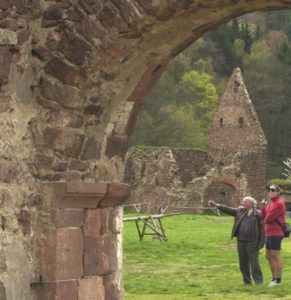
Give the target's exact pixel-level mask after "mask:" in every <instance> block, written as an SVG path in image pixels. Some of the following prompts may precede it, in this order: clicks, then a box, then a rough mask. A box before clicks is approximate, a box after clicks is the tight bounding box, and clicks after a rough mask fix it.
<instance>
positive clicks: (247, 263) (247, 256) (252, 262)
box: [237, 240, 263, 284]
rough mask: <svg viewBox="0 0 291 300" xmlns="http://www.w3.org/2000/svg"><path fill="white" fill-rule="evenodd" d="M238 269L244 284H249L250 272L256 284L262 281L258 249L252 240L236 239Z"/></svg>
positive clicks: (250, 281)
mask: <svg viewBox="0 0 291 300" xmlns="http://www.w3.org/2000/svg"><path fill="white" fill-rule="evenodd" d="M237 252H238V257H239V266H240V271H241V273H242V275H243V281H244V283H245V284H251V283H252V279H251V274H252V278H253V280H254V282H255V283H256V284H262V283H263V273H262V270H261V267H260V263H259V251H258V250H257V249H255V247H254V246H253V243H252V242H247V241H239V240H238V241H237Z"/></svg>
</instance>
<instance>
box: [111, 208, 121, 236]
mask: <svg viewBox="0 0 291 300" xmlns="http://www.w3.org/2000/svg"><path fill="white" fill-rule="evenodd" d="M108 224H109V226H110V231H111V232H112V233H121V230H122V208H121V207H116V208H111V209H109V220H108Z"/></svg>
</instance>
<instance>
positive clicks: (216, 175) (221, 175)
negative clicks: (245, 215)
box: [125, 147, 253, 214]
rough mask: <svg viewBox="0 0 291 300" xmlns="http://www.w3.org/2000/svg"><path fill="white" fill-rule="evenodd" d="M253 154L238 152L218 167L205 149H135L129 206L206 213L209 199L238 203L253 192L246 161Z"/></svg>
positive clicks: (129, 169) (128, 175) (129, 165)
mask: <svg viewBox="0 0 291 300" xmlns="http://www.w3.org/2000/svg"><path fill="white" fill-rule="evenodd" d="M250 156H251V154H247V153H238V154H237V155H236V156H233V157H232V159H231V160H230V162H229V164H228V165H224V166H221V168H219V169H218V168H217V166H215V164H214V161H213V158H212V157H211V156H210V155H209V154H208V153H207V152H205V151H201V150H194V149H172V148H164V147H162V148H151V147H149V148H147V147H145V148H143V149H142V150H141V149H140V148H131V149H130V150H129V151H128V154H127V158H126V167H125V181H126V182H127V183H129V184H130V185H131V187H132V192H131V196H130V198H129V199H128V200H127V201H126V205H129V206H131V205H132V204H138V203H141V204H142V205H141V207H140V208H141V211H142V212H145V213H154V214H156V213H159V212H160V211H161V210H164V209H166V212H167V213H168V212H181V211H188V212H204V209H205V208H206V207H207V201H208V200H209V199H213V200H216V201H218V202H220V203H225V204H227V205H232V206H237V205H239V203H240V200H241V198H242V197H244V196H246V195H250V194H252V188H253V185H252V183H251V182H249V180H252V179H253V178H250V177H249V175H248V174H246V173H245V172H248V171H249V170H248V169H247V167H246V165H247V164H246V161H248V160H249V158H250Z"/></svg>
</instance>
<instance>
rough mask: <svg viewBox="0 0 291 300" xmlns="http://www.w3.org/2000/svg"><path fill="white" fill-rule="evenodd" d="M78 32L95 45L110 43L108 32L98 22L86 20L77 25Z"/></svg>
mask: <svg viewBox="0 0 291 300" xmlns="http://www.w3.org/2000/svg"><path fill="white" fill-rule="evenodd" d="M77 30H78V33H79V34H81V35H82V36H83V37H84V38H85V39H86V40H87V41H89V42H90V43H91V44H93V45H96V46H100V45H102V44H103V43H104V44H108V43H109V40H110V38H109V37H108V36H106V31H105V29H104V28H103V26H102V25H101V23H100V22H99V21H98V20H95V21H93V20H92V19H90V18H84V19H83V20H82V21H81V22H80V23H79V24H78V25H77Z"/></svg>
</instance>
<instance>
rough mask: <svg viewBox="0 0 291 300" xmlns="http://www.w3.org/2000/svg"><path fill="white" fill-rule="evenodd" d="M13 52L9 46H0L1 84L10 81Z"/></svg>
mask: <svg viewBox="0 0 291 300" xmlns="http://www.w3.org/2000/svg"><path fill="white" fill-rule="evenodd" d="M0 35H1V34H0ZM11 60H12V54H11V52H10V51H9V49H8V47H6V46H3V47H0V85H3V84H6V83H7V82H8V77H9V74H10V64H11Z"/></svg>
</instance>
